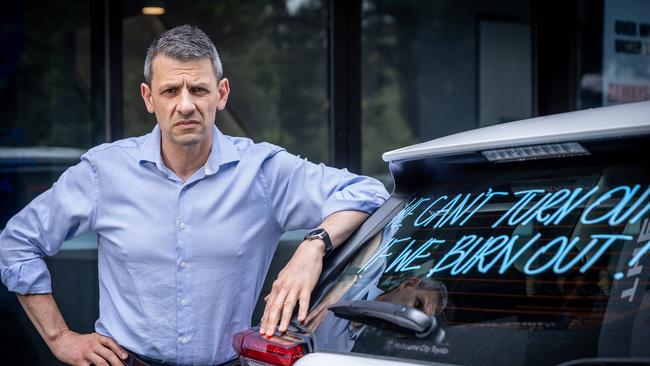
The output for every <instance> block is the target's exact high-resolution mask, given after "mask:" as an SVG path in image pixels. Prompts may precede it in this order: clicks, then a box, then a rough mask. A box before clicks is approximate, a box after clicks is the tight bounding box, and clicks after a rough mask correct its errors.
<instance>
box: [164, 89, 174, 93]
mask: <svg viewBox="0 0 650 366" xmlns="http://www.w3.org/2000/svg"><path fill="white" fill-rule="evenodd" d="M175 92H176V88H169V89H165V90H163V94H173V93H175Z"/></svg>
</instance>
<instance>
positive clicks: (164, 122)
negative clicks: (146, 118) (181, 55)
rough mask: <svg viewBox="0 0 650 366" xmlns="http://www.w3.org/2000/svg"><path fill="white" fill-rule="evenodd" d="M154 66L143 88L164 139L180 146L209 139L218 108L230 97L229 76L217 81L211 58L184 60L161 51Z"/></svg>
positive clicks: (222, 107)
mask: <svg viewBox="0 0 650 366" xmlns="http://www.w3.org/2000/svg"><path fill="white" fill-rule="evenodd" d="M152 70H153V71H152V74H153V75H152V80H151V85H147V84H145V83H142V85H141V87H140V89H141V93H142V99H144V102H145V104H146V106H147V111H149V113H155V114H156V120H157V121H158V125H159V126H160V130H161V132H162V137H163V139H166V140H167V142H170V143H172V144H176V145H181V146H191V145H197V144H201V143H210V142H211V141H212V140H211V136H212V135H211V134H212V125H213V124H214V120H215V115H216V112H217V110H222V109H224V108H225V107H226V101H227V100H228V93H229V92H230V87H229V85H228V79H225V78H224V79H221V80H220V81H217V79H216V76H215V73H214V69H213V67H212V62H211V61H210V59H208V58H205V59H200V60H195V61H187V62H183V61H179V60H175V59H173V58H170V57H166V56H162V55H159V56H156V57H155V58H154V60H153V68H152Z"/></svg>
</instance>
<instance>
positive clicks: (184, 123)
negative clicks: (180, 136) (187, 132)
mask: <svg viewBox="0 0 650 366" xmlns="http://www.w3.org/2000/svg"><path fill="white" fill-rule="evenodd" d="M199 125H200V123H199V122H198V121H195V120H180V121H176V123H174V127H179V128H182V129H185V128H194V127H196V126H199Z"/></svg>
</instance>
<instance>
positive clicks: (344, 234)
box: [319, 211, 369, 247]
mask: <svg viewBox="0 0 650 366" xmlns="http://www.w3.org/2000/svg"><path fill="white" fill-rule="evenodd" d="M368 216H369V215H368V214H367V213H365V212H360V211H339V212H335V213H333V214H331V215H329V216H328V217H327V218H326V219H325V220H324V221H323V223H322V224H321V225H320V226H319V227H322V228H323V229H325V231H327V233H328V234H329V236H330V239H331V240H332V244H333V245H334V247H337V246H339V245H341V243H343V242H344V241H345V240H347V238H349V237H350V235H352V233H354V231H355V230H356V229H357V228H358V227H359V225H361V224H362V223H363V222H364V221H365V220H366V219H367V218H368Z"/></svg>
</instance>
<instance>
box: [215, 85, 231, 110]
mask: <svg viewBox="0 0 650 366" xmlns="http://www.w3.org/2000/svg"><path fill="white" fill-rule="evenodd" d="M229 94H230V82H229V81H228V79H226V78H223V79H221V80H219V83H218V84H217V98H219V101H218V102H217V109H218V110H220V111H222V110H223V109H224V108H226V102H227V101H228V95H229Z"/></svg>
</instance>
